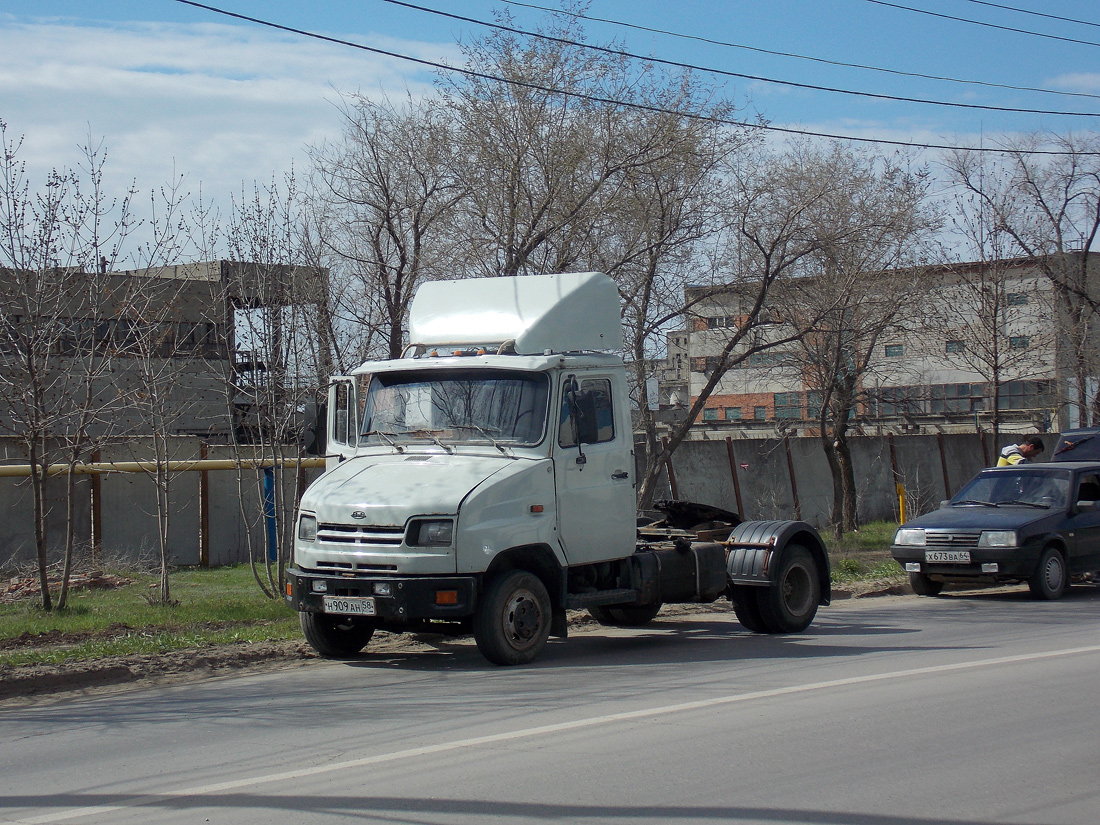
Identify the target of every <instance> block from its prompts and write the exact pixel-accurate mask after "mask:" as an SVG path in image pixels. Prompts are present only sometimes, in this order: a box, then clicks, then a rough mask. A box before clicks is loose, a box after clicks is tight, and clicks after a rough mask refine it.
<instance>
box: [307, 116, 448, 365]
mask: <svg viewBox="0 0 1100 825" xmlns="http://www.w3.org/2000/svg"><path fill="white" fill-rule="evenodd" d="M343 115H344V131H343V135H342V137H341V139H340V140H339V141H338V142H335V143H326V144H322V145H320V146H317V147H315V148H314V149H313V151H312V160H313V166H314V170H315V174H316V178H317V191H318V200H317V203H316V204H315V208H317V209H318V214H317V216H316V217H317V219H316V221H315V223H314V227H315V235H314V239H315V246H316V248H317V249H318V250H320V251H327V252H331V253H332V254H334V256H335V257H336V259H337V260H338V261H339V264H340V267H339V271H338V272H337V275H338V277H336V278H334V282H335V284H336V288H335V290H334V292H333V293H332V295H331V296H330V302H331V303H332V305H333V307H334V321H333V325H334V330H333V331H334V333H335V332H336V329H335V327H336V326H339V327H340V328H341V330H345V329H347V328H348V327H349V326H350V327H353V328H354V329H356V330H357V331H358V334H359V338H360V346H359V347H357V348H356V349H357V350H358V352H357V354H358V355H359V356H360V357H359V359H358V360H362V359H363V358H365V357H366V356H367V355H368V354H369V351H370V344H371V343H373V342H372V341H371V340H370V338H371V337H373V335H374V334H376V333H377V334H378V335H379V337H380V338H381V342H382V344H383V345H384V350H385V354H386V355H387V356H388V357H390V358H397V357H400V355H401V352H402V349H403V347H404V345H405V323H406V318H407V316H408V310H409V303H410V302H411V300H412V296H413V294H414V293H415V291H416V288H417V286H419V285H420V283H421V282H422V281H423V280H426V279H431V278H437V277H440V276H441V275H444V274H448V268H449V267H451V266H452V265H453V264H452V256H451V255H449V254H448V248H449V246H450V241H449V239H448V235H447V232H448V230H449V228H450V223H451V222H452V221H453V217H454V215H453V211H454V209H455V205H456V204H457V203H458V201H459V200H460V199H461V198H462V197H463V196H464V194H465V193H466V192H467V187H466V185H465V184H463V183H462V181H461V180H460V179H459V178H458V177H457V175H456V169H457V167H458V159H457V157H456V154H457V146H456V142H455V139H454V123H453V114H452V113H451V111H450V110H449V109H448V108H447V107H446V106H444V105H442V104H441V103H440V102H439V101H436V100H430V99H429V100H422V101H414V100H412V99H411V98H409V99H407V100H405V101H404V103H403V104H402V105H401V106H397V105H395V104H394V103H392V102H391V101H390V100H388V99H384V100H381V101H373V100H370V99H368V98H366V97H364V96H363V95H355V96H353V97H351V98H350V100H349V102H348V103H347V104H346V105H345V106H344V109H343ZM341 273H342V277H340V275H341ZM450 274H452V275H457V274H460V273H454V272H451V273H450ZM364 339H366V340H364ZM342 360H343V359H342Z"/></svg>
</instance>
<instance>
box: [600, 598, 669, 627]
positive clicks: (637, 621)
mask: <svg viewBox="0 0 1100 825" xmlns="http://www.w3.org/2000/svg"><path fill="white" fill-rule="evenodd" d="M662 606H663V605H662V603H661V602H657V603H656V604H646V605H630V606H629V607H605V606H599V607H590V608H588V613H589V615H591V616H592V618H593V619H595V620H596V621H597V622H599V623H600V624H602V625H606V626H607V627H641V626H642V625H646V624H649V623H650V622H651V621H653V620H654V619H655V618H657V614H658V613H660V612H661V607H662Z"/></svg>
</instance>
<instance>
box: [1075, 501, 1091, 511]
mask: <svg viewBox="0 0 1100 825" xmlns="http://www.w3.org/2000/svg"><path fill="white" fill-rule="evenodd" d="M1077 512H1078V513H1094V512H1096V502H1095V501H1079V502H1077Z"/></svg>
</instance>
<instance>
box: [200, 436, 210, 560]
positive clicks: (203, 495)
mask: <svg viewBox="0 0 1100 825" xmlns="http://www.w3.org/2000/svg"><path fill="white" fill-rule="evenodd" d="M199 458H201V459H202V460H203V461H205V460H206V459H207V458H209V448H208V447H207V445H206V442H205V441H203V442H201V443H200V444H199ZM199 566H200V567H209V566H210V473H209V472H207V471H206V470H201V471H200V472H199Z"/></svg>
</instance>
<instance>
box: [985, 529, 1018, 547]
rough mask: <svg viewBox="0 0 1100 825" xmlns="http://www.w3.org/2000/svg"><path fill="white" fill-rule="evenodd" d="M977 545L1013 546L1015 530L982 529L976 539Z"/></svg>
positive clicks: (1014, 544)
mask: <svg viewBox="0 0 1100 825" xmlns="http://www.w3.org/2000/svg"><path fill="white" fill-rule="evenodd" d="M978 546H979V547H1015V546H1016V531H1015V530H982V535H981V537H980V538H979V539H978Z"/></svg>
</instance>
